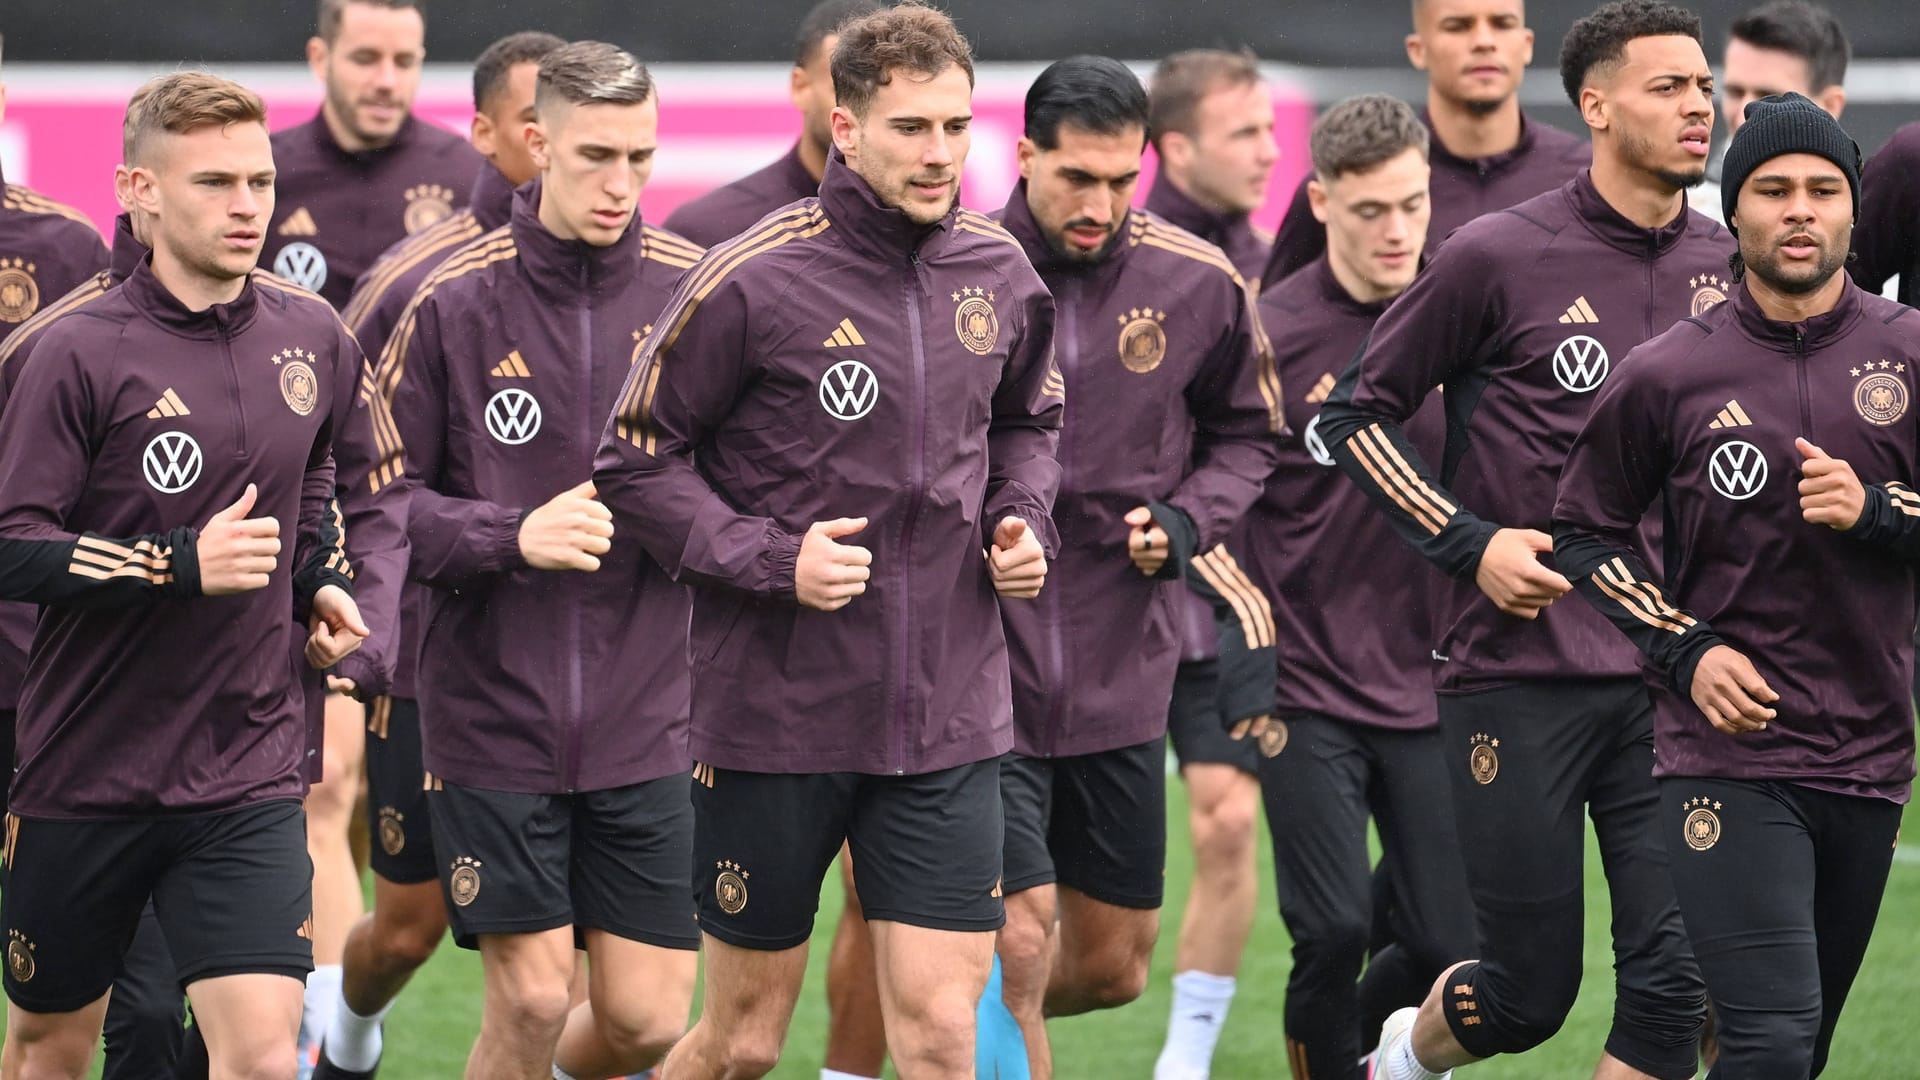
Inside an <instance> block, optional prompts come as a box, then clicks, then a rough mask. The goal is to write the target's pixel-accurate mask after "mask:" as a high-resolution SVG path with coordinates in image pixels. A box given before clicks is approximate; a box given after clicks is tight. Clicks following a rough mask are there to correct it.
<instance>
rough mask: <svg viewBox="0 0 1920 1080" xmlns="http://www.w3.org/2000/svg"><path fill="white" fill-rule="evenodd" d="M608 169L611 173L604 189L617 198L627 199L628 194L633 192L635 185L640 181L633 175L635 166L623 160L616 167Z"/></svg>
mask: <svg viewBox="0 0 1920 1080" xmlns="http://www.w3.org/2000/svg"><path fill="white" fill-rule="evenodd" d="M607 171H608V173H609V175H608V176H607V184H606V187H605V189H604V190H605V191H606V193H607V194H609V195H611V196H613V197H614V198H616V199H625V198H626V197H627V196H628V195H630V194H632V192H633V189H634V186H635V185H636V184H637V183H638V179H637V178H636V177H635V176H634V175H633V167H632V166H631V165H628V164H627V163H625V162H621V163H620V164H619V165H618V166H616V167H615V168H612V169H609V170H607Z"/></svg>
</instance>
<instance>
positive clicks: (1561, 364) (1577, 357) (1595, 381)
mask: <svg viewBox="0 0 1920 1080" xmlns="http://www.w3.org/2000/svg"><path fill="white" fill-rule="evenodd" d="M1611 366H1612V365H1611V362H1610V361H1609V360H1608V359H1607V347H1606V346H1605V345H1602V344H1600V342H1599V341H1598V340H1597V339H1595V338H1590V337H1588V336H1587V335H1585V334H1575V335H1574V336H1572V337H1570V338H1568V339H1567V340H1565V341H1563V342H1561V343H1560V347H1559V348H1557V349H1555V350H1553V377H1554V378H1555V379H1558V380H1559V381H1560V385H1561V386H1564V387H1566V388H1567V389H1569V390H1571V391H1573V392H1574V393H1576V394H1586V393H1591V392H1593V391H1594V390H1597V389H1599V388H1600V384H1601V383H1603V382H1606V381H1607V372H1608V371H1609V370H1610V368H1611Z"/></svg>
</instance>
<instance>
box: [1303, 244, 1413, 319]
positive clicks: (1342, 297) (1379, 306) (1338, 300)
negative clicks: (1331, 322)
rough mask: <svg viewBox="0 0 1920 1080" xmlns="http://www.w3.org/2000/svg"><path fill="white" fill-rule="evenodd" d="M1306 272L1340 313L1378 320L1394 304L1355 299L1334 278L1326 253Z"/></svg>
mask: <svg viewBox="0 0 1920 1080" xmlns="http://www.w3.org/2000/svg"><path fill="white" fill-rule="evenodd" d="M1421 258H1422V260H1423V261H1422V263H1421V265H1422V266H1424V265H1426V264H1425V262H1424V259H1425V256H1424V255H1423V256H1421ZM1306 272H1307V273H1310V274H1312V275H1313V280H1314V284H1315V285H1317V286H1318V287H1319V289H1320V298H1321V299H1322V300H1324V301H1325V302H1326V303H1327V305H1328V306H1329V307H1332V308H1334V309H1336V310H1338V311H1342V312H1345V313H1348V314H1351V315H1359V316H1362V317H1364V318H1368V319H1377V318H1379V317H1380V315H1381V313H1382V312H1384V311H1386V310H1387V305H1388V304H1391V303H1392V302H1393V301H1391V300H1381V301H1378V302H1376V303H1371V304H1369V303H1366V302H1364V301H1360V300H1356V299H1354V296H1353V294H1352V293H1350V292H1348V291H1347V287H1346V286H1344V285H1342V284H1340V279H1339V278H1337V277H1334V276H1333V262H1332V260H1331V259H1329V258H1328V256H1327V254H1326V253H1325V252H1321V253H1320V257H1319V258H1318V259H1315V260H1314V261H1313V263H1312V264H1311V265H1310V267H1309V268H1308V269H1307V271H1306Z"/></svg>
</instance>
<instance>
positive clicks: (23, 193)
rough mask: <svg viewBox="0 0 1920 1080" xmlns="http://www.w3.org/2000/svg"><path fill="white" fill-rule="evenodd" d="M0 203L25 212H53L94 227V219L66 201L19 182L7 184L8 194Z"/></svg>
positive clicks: (55, 214) (10, 208)
mask: <svg viewBox="0 0 1920 1080" xmlns="http://www.w3.org/2000/svg"><path fill="white" fill-rule="evenodd" d="M0 205H4V206H5V207H6V208H7V209H8V210H18V211H20V212H21V213H23V214H52V215H54V216H56V217H63V218H67V219H69V220H72V221H77V222H79V223H80V224H82V225H85V226H86V227H87V228H89V229H91V228H93V219H92V218H89V217H88V216H87V215H85V214H83V213H81V212H80V211H78V210H75V209H74V208H73V207H71V206H68V205H67V204H66V203H63V202H55V201H54V200H52V199H49V198H47V197H46V196H45V195H42V194H40V193H39V192H37V191H34V190H33V189H32V188H25V187H21V186H20V185H19V184H8V185H7V193H6V196H5V198H4V200H3V201H0Z"/></svg>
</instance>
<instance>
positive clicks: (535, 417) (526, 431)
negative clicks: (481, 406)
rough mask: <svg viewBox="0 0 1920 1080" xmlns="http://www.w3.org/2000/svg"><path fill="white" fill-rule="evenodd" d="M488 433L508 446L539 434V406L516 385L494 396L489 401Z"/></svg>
mask: <svg viewBox="0 0 1920 1080" xmlns="http://www.w3.org/2000/svg"><path fill="white" fill-rule="evenodd" d="M487 434H489V435H491V436H493V437H494V439H496V440H497V441H499V442H503V443H505V444H507V445H508V446H519V445H520V444H521V443H524V442H526V441H527V440H529V439H531V438H533V437H534V436H535V435H538V434H540V403H539V402H538V401H536V400H534V397H533V395H532V394H529V393H527V392H526V391H525V390H522V389H520V388H519V387H517V386H509V387H507V388H506V389H505V390H502V391H500V392H499V393H497V394H495V395H493V396H492V397H490V398H488V399H487Z"/></svg>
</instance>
